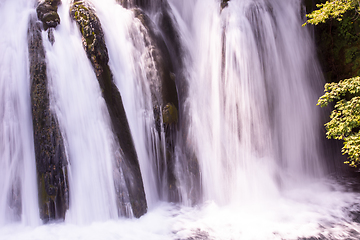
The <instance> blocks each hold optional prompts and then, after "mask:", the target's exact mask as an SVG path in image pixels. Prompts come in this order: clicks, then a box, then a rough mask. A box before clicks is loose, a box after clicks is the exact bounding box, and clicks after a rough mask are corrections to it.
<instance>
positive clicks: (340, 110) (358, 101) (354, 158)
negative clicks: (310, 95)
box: [304, 0, 360, 167]
mask: <svg viewBox="0 0 360 240" xmlns="http://www.w3.org/2000/svg"><path fill="white" fill-rule="evenodd" d="M317 7H318V9H317V10H315V11H313V12H311V13H310V14H307V17H308V20H307V22H306V23H304V25H306V24H308V23H310V24H314V25H317V24H319V23H324V22H325V21H326V20H328V19H337V20H338V21H342V20H343V17H344V14H345V13H346V12H348V11H349V10H355V12H356V13H358V11H359V10H360V4H359V0H332V1H326V2H325V3H321V4H317ZM351 23H353V21H352V22H351ZM345 37H346V36H345ZM324 88H325V94H324V95H323V96H321V97H320V98H319V100H318V103H317V105H320V106H321V107H325V106H327V105H329V104H330V103H331V102H335V106H334V109H333V111H332V112H331V115H330V121H329V122H328V123H326V124H325V127H326V131H327V132H326V136H327V138H329V139H331V138H333V139H337V140H343V141H344V145H343V147H342V153H343V154H347V155H348V160H347V161H346V162H345V163H346V164H349V165H350V166H351V167H357V165H358V164H359V163H360V77H352V78H348V79H344V80H340V81H339V82H338V83H336V82H332V83H326V84H325V87H324Z"/></svg>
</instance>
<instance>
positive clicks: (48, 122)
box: [28, 18, 69, 222]
mask: <svg viewBox="0 0 360 240" xmlns="http://www.w3.org/2000/svg"><path fill="white" fill-rule="evenodd" d="M40 24H41V23H40V22H37V21H36V20H35V19H34V18H32V19H31V20H30V27H29V33H28V42H29V59H30V79H31V105H32V120H33V131H34V145H35V158H36V170H37V181H38V193H39V208H40V217H41V219H43V220H44V221H45V222H47V221H49V220H52V219H61V218H62V219H63V218H64V217H65V212H66V210H67V209H68V206H69V204H68V203H69V194H68V193H69V189H68V183H67V182H68V180H67V172H66V166H67V157H66V153H65V147H64V142H63V138H62V136H61V132H60V129H59V124H58V121H57V119H56V116H55V115H54V113H52V112H51V110H50V99H49V92H48V79H47V74H46V61H45V51H44V47H43V42H42V37H41V36H42V35H41V26H40Z"/></svg>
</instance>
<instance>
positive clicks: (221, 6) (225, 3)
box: [220, 0, 230, 11]
mask: <svg viewBox="0 0 360 240" xmlns="http://www.w3.org/2000/svg"><path fill="white" fill-rule="evenodd" d="M229 1H230V0H221V4H220V9H221V11H222V10H223V9H224V8H226V7H227V6H228V5H229V3H228V2H229Z"/></svg>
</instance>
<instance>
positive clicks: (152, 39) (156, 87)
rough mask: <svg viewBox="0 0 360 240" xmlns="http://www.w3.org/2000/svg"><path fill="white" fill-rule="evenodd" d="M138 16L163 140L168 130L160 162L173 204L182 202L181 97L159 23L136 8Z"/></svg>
mask: <svg viewBox="0 0 360 240" xmlns="http://www.w3.org/2000/svg"><path fill="white" fill-rule="evenodd" d="M133 11H134V16H135V17H136V18H137V19H138V20H139V21H140V22H141V24H142V25H141V26H142V27H140V31H141V33H142V36H143V38H144V39H143V41H144V43H145V47H146V54H147V56H146V58H147V65H149V66H148V67H147V68H146V69H147V72H146V77H147V81H148V82H149V84H150V91H151V98H152V103H153V108H154V118H155V124H156V129H157V131H158V133H159V137H160V138H161V131H162V129H164V131H165V142H166V146H165V147H166V149H161V150H160V151H161V152H163V153H165V154H161V156H164V157H165V159H162V160H160V162H159V165H160V166H158V169H159V175H161V176H163V179H161V182H162V183H161V185H164V183H165V185H167V188H168V196H167V197H165V196H163V197H165V198H167V200H170V201H174V202H176V201H179V193H178V189H177V181H176V176H175V173H174V171H175V154H174V149H175V144H176V143H175V141H176V135H177V124H178V118H179V117H178V109H179V102H178V94H177V88H176V84H175V79H176V76H175V74H174V67H173V62H172V59H171V56H170V53H169V50H168V48H167V46H166V43H165V41H164V39H163V37H162V35H161V34H160V33H159V31H157V30H156V29H157V28H156V26H155V24H154V23H153V22H152V21H151V19H150V18H149V17H148V16H147V15H146V13H145V12H144V11H142V10H140V9H138V8H136V9H134V10H133Z"/></svg>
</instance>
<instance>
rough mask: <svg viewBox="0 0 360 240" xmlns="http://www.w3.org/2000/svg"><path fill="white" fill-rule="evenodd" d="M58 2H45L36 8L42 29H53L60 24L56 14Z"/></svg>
mask: <svg viewBox="0 0 360 240" xmlns="http://www.w3.org/2000/svg"><path fill="white" fill-rule="evenodd" d="M60 3H61V1H60V0H45V1H44V2H42V3H40V4H39V5H38V7H37V8H36V13H37V16H38V19H39V20H40V21H42V22H43V28H44V29H45V30H47V29H48V28H55V27H56V26H57V25H58V24H60V17H59V14H58V13H57V9H58V6H59V5H60Z"/></svg>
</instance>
